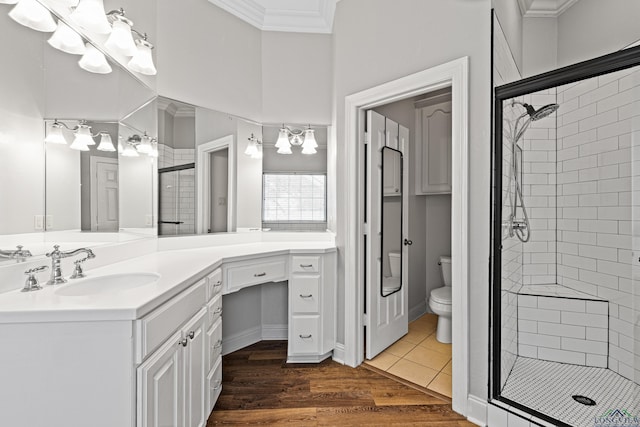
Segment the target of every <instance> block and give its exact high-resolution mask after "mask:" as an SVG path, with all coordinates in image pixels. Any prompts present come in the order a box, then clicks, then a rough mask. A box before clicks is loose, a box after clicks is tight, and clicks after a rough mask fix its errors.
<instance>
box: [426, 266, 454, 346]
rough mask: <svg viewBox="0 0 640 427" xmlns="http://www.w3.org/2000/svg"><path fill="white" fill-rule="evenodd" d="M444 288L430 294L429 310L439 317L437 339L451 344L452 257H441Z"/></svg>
mask: <svg viewBox="0 0 640 427" xmlns="http://www.w3.org/2000/svg"><path fill="white" fill-rule="evenodd" d="M438 264H440V272H441V274H442V280H443V282H444V286H442V287H440V288H436V289H434V290H432V291H431V293H430V294H429V308H430V309H431V311H433V312H434V313H435V314H437V315H438V326H437V329H436V339H437V340H438V341H440V342H441V343H445V344H449V343H450V342H451V257H448V256H441V257H440V260H439V262H438Z"/></svg>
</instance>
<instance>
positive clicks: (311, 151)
mask: <svg viewBox="0 0 640 427" xmlns="http://www.w3.org/2000/svg"><path fill="white" fill-rule="evenodd" d="M302 154H316V149H315V148H313V147H312V146H310V145H307V146H306V147H305V146H303V147H302Z"/></svg>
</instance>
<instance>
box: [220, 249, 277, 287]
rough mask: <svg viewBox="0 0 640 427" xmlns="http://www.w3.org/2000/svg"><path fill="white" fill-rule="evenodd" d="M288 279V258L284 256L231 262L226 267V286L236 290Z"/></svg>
mask: <svg viewBox="0 0 640 427" xmlns="http://www.w3.org/2000/svg"><path fill="white" fill-rule="evenodd" d="M281 280H287V260H286V258H285V257H284V256H282V257H269V258H263V259H260V260H255V261H241V262H238V263H231V264H229V266H228V267H226V287H227V291H228V292H235V291H237V290H240V289H242V288H244V287H247V286H251V285H257V284H259V283H267V282H279V281H281Z"/></svg>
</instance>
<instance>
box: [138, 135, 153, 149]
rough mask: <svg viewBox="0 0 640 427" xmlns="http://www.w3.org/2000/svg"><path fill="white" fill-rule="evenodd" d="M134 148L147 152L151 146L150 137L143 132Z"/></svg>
mask: <svg viewBox="0 0 640 427" xmlns="http://www.w3.org/2000/svg"><path fill="white" fill-rule="evenodd" d="M136 150H138V152H139V153H142V154H149V153H151V150H153V147H152V146H151V137H150V136H149V135H147V133H146V132H145V133H144V135H142V137H141V138H140V144H138V145H137V146H136Z"/></svg>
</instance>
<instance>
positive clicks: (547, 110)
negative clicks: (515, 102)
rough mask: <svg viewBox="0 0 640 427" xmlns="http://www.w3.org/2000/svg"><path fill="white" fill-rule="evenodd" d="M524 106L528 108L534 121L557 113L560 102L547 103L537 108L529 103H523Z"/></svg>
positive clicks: (528, 112)
mask: <svg viewBox="0 0 640 427" xmlns="http://www.w3.org/2000/svg"><path fill="white" fill-rule="evenodd" d="M522 106H523V107H524V108H526V109H527V114H529V117H530V118H531V121H532V122H535V121H536V120H540V119H544V118H545V117H547V116H548V115H550V114H553V113H555V112H556V111H557V110H558V108H560V106H559V105H558V104H547V105H545V106H543V107H540V108H538V109H537V110H536V109H535V108H533V107H532V106H531V105H529V104H522Z"/></svg>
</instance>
